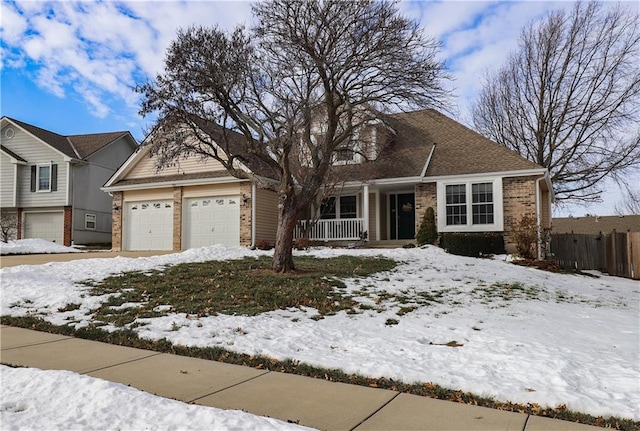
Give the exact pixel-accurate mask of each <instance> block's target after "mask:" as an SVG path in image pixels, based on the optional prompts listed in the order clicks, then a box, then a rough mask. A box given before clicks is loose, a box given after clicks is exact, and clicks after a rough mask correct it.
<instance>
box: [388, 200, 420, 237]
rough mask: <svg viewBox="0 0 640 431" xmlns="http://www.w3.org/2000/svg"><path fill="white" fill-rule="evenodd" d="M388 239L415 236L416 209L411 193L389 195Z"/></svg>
mask: <svg viewBox="0 0 640 431" xmlns="http://www.w3.org/2000/svg"><path fill="white" fill-rule="evenodd" d="M389 208H390V211H391V213H390V217H389V220H390V221H391V232H390V233H391V236H390V239H413V238H415V236H416V210H415V196H414V194H413V193H403V194H397V195H390V196H389Z"/></svg>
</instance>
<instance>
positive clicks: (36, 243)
mask: <svg viewBox="0 0 640 431" xmlns="http://www.w3.org/2000/svg"><path fill="white" fill-rule="evenodd" d="M49 253H83V251H82V250H78V249H77V248H73V247H66V246H64V245H60V244H56V243H55V242H51V241H47V240H45V239H38V238H28V239H18V240H13V241H9V242H6V243H5V242H0V254H2V255H7V254H49Z"/></svg>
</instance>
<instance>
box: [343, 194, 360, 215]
mask: <svg viewBox="0 0 640 431" xmlns="http://www.w3.org/2000/svg"><path fill="white" fill-rule="evenodd" d="M356 213H357V207H356V197H355V196H340V218H356Z"/></svg>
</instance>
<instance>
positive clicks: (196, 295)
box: [90, 256, 396, 327]
mask: <svg viewBox="0 0 640 431" xmlns="http://www.w3.org/2000/svg"><path fill="white" fill-rule="evenodd" d="M395 265H396V262H395V261H393V260H390V259H383V258H360V257H349V256H341V257H335V258H331V259H316V258H311V257H298V258H296V268H297V270H296V272H294V273H289V274H277V273H274V272H273V271H271V270H270V266H271V259H270V258H267V257H262V258H259V259H252V258H246V259H243V260H230V261H212V262H204V263H187V264H181V265H175V266H172V267H168V268H166V269H164V270H162V271H160V270H154V271H149V272H129V273H124V274H121V275H118V276H113V277H109V278H106V279H104V280H103V281H101V282H99V283H96V282H91V283H90V285H91V287H92V289H91V292H90V293H91V295H93V296H100V295H108V296H109V297H108V300H107V302H105V303H104V304H102V306H101V307H100V308H98V309H95V310H92V311H93V312H94V313H95V320H97V321H101V322H104V323H111V324H113V325H115V326H117V327H123V326H125V325H129V324H132V323H134V321H135V320H136V319H138V318H151V317H159V316H163V315H166V314H167V313H168V312H172V313H185V314H188V315H192V316H198V317H205V316H211V315H216V314H229V315H243V316H255V315H258V314H261V313H265V312H268V311H274V310H282V309H287V308H291V307H310V308H315V309H316V310H318V315H316V316H315V318H316V319H318V318H322V317H323V316H326V315H332V314H335V313H337V312H338V311H341V310H347V311H348V312H350V313H357V312H358V308H359V304H358V303H357V302H356V301H354V300H353V299H352V297H351V296H350V295H348V294H346V293H344V292H343V289H344V287H345V285H344V283H343V282H342V281H341V279H344V278H349V277H365V276H368V275H370V274H373V273H376V272H381V271H387V270H390V269H392V268H393V267H394V266H395ZM131 304H135V305H136V306H128V307H123V305H131Z"/></svg>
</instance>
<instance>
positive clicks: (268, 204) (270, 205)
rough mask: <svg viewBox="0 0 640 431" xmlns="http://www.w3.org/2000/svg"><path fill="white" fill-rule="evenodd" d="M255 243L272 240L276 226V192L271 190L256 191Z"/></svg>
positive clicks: (274, 236)
mask: <svg viewBox="0 0 640 431" xmlns="http://www.w3.org/2000/svg"><path fill="white" fill-rule="evenodd" d="M255 223H256V238H255V240H256V243H257V241H260V240H265V241H269V242H274V241H275V240H276V230H277V228H278V194H277V193H276V192H273V191H271V190H265V189H258V190H257V191H256V221H255Z"/></svg>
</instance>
